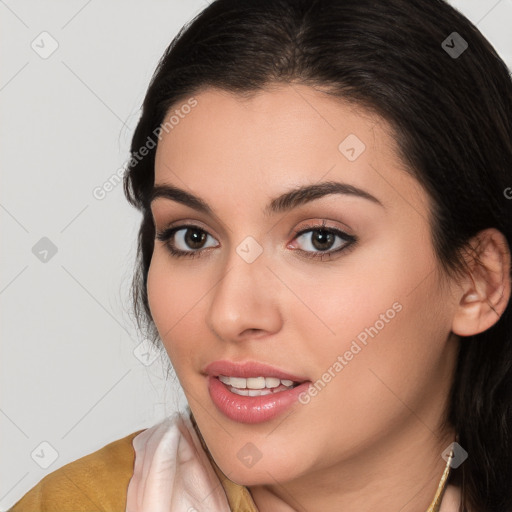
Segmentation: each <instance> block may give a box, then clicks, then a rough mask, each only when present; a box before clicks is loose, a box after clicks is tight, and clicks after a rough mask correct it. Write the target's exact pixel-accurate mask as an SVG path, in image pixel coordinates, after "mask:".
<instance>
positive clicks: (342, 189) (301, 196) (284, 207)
mask: <svg viewBox="0 0 512 512" xmlns="http://www.w3.org/2000/svg"><path fill="white" fill-rule="evenodd" d="M331 194H342V195H348V196H356V197H360V198H362V199H367V200H368V201H372V202H374V203H376V204H378V205H380V206H382V207H383V208H384V205H383V204H382V203H381V202H380V201H379V200H378V199H377V198H376V197H374V196H373V195H371V194H370V193H369V192H366V191H365V190H363V189H360V188H358V187H356V186H354V185H349V184H348V183H340V182H337V181H325V182H323V183H317V184H314V185H304V186H300V187H297V188H295V189H292V190H290V191H288V192H285V193H284V194H281V195H280V196H278V197H276V198H274V199H272V200H271V201H270V202H269V203H268V205H267V206H266V207H265V209H264V211H263V213H264V214H265V215H266V216H269V215H272V214H277V213H283V212H286V211H289V210H292V209H293V208H297V207H298V206H301V205H303V204H306V203H309V202H311V201H314V200H315V199H319V198H321V197H324V196H327V195H331ZM158 198H165V199H170V200H172V201H176V202H178V203H181V204H184V205H185V206H188V207H190V208H192V209H194V210H197V211H199V212H202V213H205V214H208V215H213V209H212V208H211V207H210V206H209V205H208V203H206V202H205V201H204V200H203V199H201V198H200V197H198V196H195V195H194V194H191V193H190V192H187V191H185V190H183V189H180V188H178V187H175V186H174V185H167V184H166V185H155V186H154V187H153V189H152V190H151V192H150V195H149V204H150V205H151V203H152V202H153V201H154V200H155V199H158Z"/></svg>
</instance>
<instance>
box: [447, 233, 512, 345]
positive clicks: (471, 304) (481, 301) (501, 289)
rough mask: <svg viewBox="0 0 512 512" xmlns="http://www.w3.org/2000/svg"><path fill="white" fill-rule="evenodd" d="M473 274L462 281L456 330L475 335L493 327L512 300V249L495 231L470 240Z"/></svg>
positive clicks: (454, 330) (455, 319) (471, 271)
mask: <svg viewBox="0 0 512 512" xmlns="http://www.w3.org/2000/svg"><path fill="white" fill-rule="evenodd" d="M470 248H471V249H470V252H469V254H468V260H467V263H468V269H469V272H468V273H467V274H466V276H465V277H464V278H463V280H462V281H461V282H459V285H460V288H459V291H458V293H459V295H458V297H459V299H458V300H459V304H458V307H457V310H456V312H455V316H454V318H453V322H452V331H453V332H454V333H455V334H457V335H459V336H472V335H473V334H479V333H481V332H483V331H485V330H487V329H489V328H490V327H492V326H493V325H494V324H495V323H496V322H497V321H498V320H499V318H500V317H501V315H502V314H503V312H504V311H505V308H506V307H507V304H508V301H509V299H510V287H511V284H510V281H511V277H510V248H509V246H508V243H507V239H506V238H505V236H504V235H503V233H501V231H498V230H497V229H495V228H488V229H485V230H483V231H480V232H479V233H478V234H477V235H475V236H474V237H473V238H472V239H471V241H470Z"/></svg>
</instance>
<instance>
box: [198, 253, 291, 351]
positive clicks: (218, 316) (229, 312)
mask: <svg viewBox="0 0 512 512" xmlns="http://www.w3.org/2000/svg"><path fill="white" fill-rule="evenodd" d="M249 261H250V260H249ZM269 263H270V262H269V261H268V258H266V255H265V252H263V253H262V254H261V255H260V256H259V257H258V258H257V259H256V260H254V261H252V262H250V263H249V262H248V261H246V260H245V259H244V258H242V257H241V256H240V255H239V254H238V253H237V252H236V250H235V249H232V252H231V253H230V255H229V257H228V258H226V262H225V266H224V270H223V272H222V275H221V277H220V278H219V281H218V282H217V284H216V285H215V286H214V288H213V291H212V294H211V295H210V301H211V302H210V305H209V308H208V313H207V317H206V323H207V325H208V326H209V328H210V329H211V330H212V331H213V332H214V334H215V335H216V336H217V337H219V338H220V339H222V340H224V341H226V342H240V341H243V340H246V339H249V338H254V337H258V338H259V337H262V336H266V335H268V334H271V333H275V332H277V331H279V329H280V328H281V325H282V318H281V314H280V308H279V297H278V295H279V291H280V288H279V284H280V283H279V280H278V279H276V277H275V275H274V274H273V273H272V272H271V270H270V269H269V268H268V267H269Z"/></svg>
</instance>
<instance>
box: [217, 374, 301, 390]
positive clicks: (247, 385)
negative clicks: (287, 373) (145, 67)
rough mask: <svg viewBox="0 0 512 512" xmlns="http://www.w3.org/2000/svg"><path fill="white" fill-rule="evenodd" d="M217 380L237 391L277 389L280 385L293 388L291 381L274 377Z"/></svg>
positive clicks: (221, 377)
mask: <svg viewBox="0 0 512 512" xmlns="http://www.w3.org/2000/svg"><path fill="white" fill-rule="evenodd" d="M219 380H220V381H221V382H223V383H224V384H227V385H228V386H232V387H234V388H238V389H264V388H277V387H278V386H279V385H280V384H282V385H283V386H287V387H290V386H293V380H287V379H277V378H276V377H249V378H248V379H244V378H243V377H226V376H225V375H219Z"/></svg>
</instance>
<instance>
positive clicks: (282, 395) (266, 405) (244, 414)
mask: <svg viewBox="0 0 512 512" xmlns="http://www.w3.org/2000/svg"><path fill="white" fill-rule="evenodd" d="M205 373H207V374H208V391H209V393H210V397H211V399H212V402H213V403H214V404H215V406H216V407H217V409H218V410H219V411H220V412H221V413H223V414H224V415H225V416H227V417H228V418H229V419H231V420H233V421H236V422H239V423H262V422H264V421H269V420H271V419H273V418H275V417H277V416H279V415H280V414H282V413H283V412H284V411H285V410H286V409H288V408H289V407H291V406H292V405H293V404H294V403H296V402H297V401H298V398H299V395H300V394H301V393H303V392H304V391H306V390H307V389H308V387H309V384H310V381H308V380H306V379H304V378H302V377H297V376H295V375H292V374H290V373H287V372H284V371H281V370H278V369H277V368H273V367H271V366H268V365H265V364H262V363H256V362H248V363H244V364H235V363H231V362H229V361H216V362H214V363H211V364H209V365H208V366H207V367H206V368H205ZM219 375H226V376H229V377H244V378H249V377H276V378H278V379H282V380H285V379H287V380H292V381H294V382H301V384H299V385H298V386H296V387H295V388H292V389H289V390H287V391H279V392H273V393H270V394H268V395H263V396H241V395H237V394H236V393H232V392H231V391H230V390H229V387H228V386H226V385H225V384H223V383H222V382H221V381H220V380H219V379H218V376H219Z"/></svg>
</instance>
